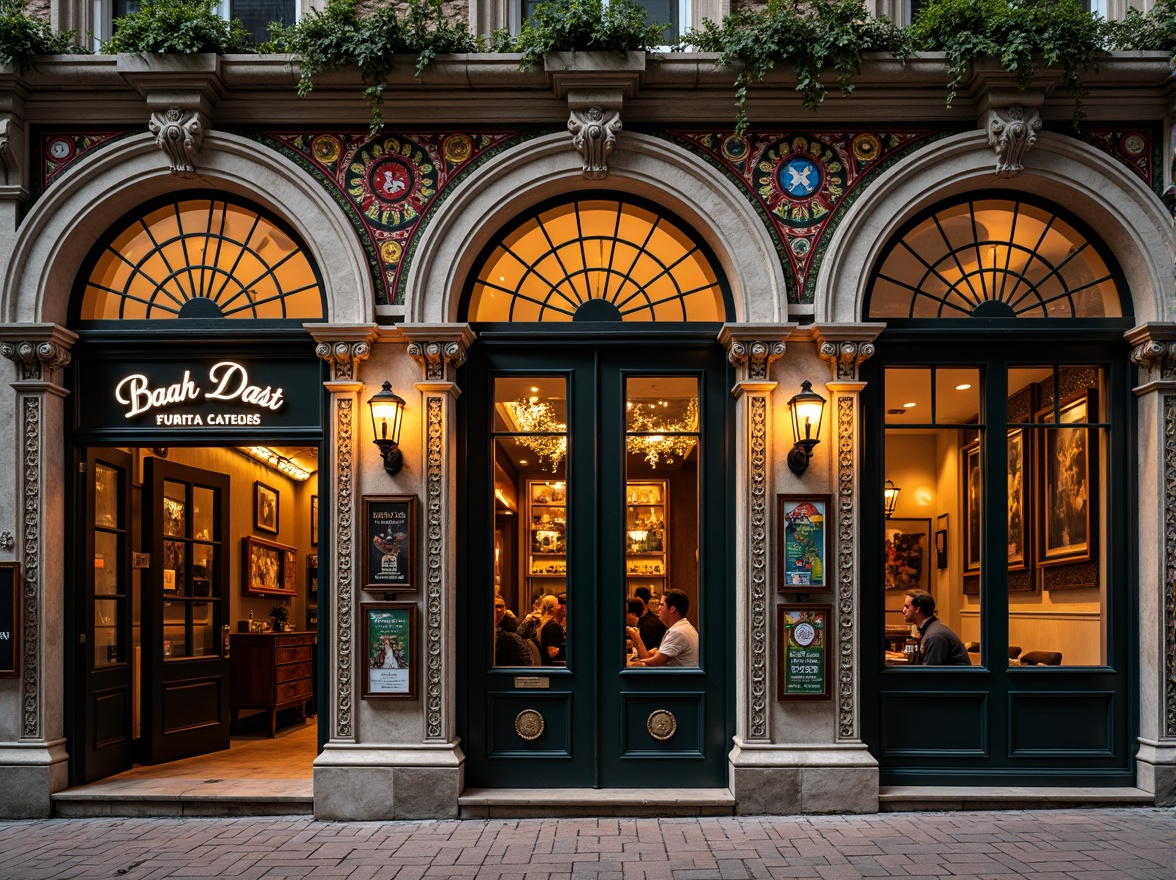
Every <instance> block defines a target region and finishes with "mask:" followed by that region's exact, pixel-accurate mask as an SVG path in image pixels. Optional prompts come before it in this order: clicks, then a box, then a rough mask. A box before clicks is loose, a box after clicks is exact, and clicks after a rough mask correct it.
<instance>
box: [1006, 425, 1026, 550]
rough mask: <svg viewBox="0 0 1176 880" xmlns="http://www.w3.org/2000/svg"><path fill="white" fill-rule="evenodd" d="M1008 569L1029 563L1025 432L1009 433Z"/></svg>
mask: <svg viewBox="0 0 1176 880" xmlns="http://www.w3.org/2000/svg"><path fill="white" fill-rule="evenodd" d="M1008 485H1009V526H1008V539H1009V568H1010V569H1017V568H1024V567H1025V566H1026V565H1027V564H1028V562H1029V554H1028V547H1027V539H1028V530H1027V529H1026V528H1025V522H1026V516H1025V432H1024V431H1023V430H1021V429H1020V428H1017V429H1016V430H1013V431H1009V473H1008Z"/></svg>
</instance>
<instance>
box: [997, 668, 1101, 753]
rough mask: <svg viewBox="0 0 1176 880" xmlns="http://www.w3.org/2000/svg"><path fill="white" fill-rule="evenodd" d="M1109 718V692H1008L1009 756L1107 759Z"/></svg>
mask: <svg viewBox="0 0 1176 880" xmlns="http://www.w3.org/2000/svg"><path fill="white" fill-rule="evenodd" d="M1049 674H1051V675H1052V674H1053V673H1049ZM1114 722H1115V693H1114V691H1054V692H1049V691H1037V692H1034V693H1022V694H1009V728H1010V731H1009V756H1010V757H1026V758H1030V757H1031V758H1042V757H1048V756H1051V755H1052V756H1054V757H1065V758H1081V757H1086V758H1110V757H1113V756H1114V753H1115V735H1114V729H1115V728H1114Z"/></svg>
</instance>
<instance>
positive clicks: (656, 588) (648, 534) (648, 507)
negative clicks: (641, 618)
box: [625, 480, 669, 596]
mask: <svg viewBox="0 0 1176 880" xmlns="http://www.w3.org/2000/svg"><path fill="white" fill-rule="evenodd" d="M668 511H669V487H668V485H667V484H666V482H665V481H664V480H644V481H640V482H636V481H631V482H629V483H626V484H625V576H626V579H627V581H628V584H627V589H628V595H632V594H633V590H634V589H636V588H637V587H642V586H644V587H649V589H650V591H651V592H652V593H653V594H654V595H655V596H659V595H661V593H663V592H664V591H665V585H666V578H667V577H668V576H669V570H668V564H667V560H668V558H669V557H668V551H669V538H668V536H669V529H668V526H667V522H666V514H667V512H668Z"/></svg>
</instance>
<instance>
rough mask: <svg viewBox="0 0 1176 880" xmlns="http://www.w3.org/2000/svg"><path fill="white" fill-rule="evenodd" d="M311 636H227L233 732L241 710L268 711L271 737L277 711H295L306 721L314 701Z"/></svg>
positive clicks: (296, 634) (278, 634)
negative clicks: (308, 709) (312, 700)
mask: <svg viewBox="0 0 1176 880" xmlns="http://www.w3.org/2000/svg"><path fill="white" fill-rule="evenodd" d="M314 640H315V634H314V633H312V632H285V633H275V632H264V633H233V634H232V635H230V636H229V662H230V680H229V712H230V713H231V715H232V729H233V731H234V732H235V731H236V729H237V716H238V715H239V714H240V711H241V710H242V709H268V710H269V713H270V736H273V735H274V734H275V733H276V732H277V725H278V710H279V709H286V708H290V707H297V708H298V710H299V717H300V718H301V719H305V718H306V704H307V703H308V702H309V701H310V700H311V699H312V698H313V697H314V689H313V687H312V682H313V675H314Z"/></svg>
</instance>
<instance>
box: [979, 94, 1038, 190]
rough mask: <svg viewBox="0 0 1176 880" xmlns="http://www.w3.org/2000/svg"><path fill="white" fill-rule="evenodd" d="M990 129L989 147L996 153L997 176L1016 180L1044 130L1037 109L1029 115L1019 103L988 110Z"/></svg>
mask: <svg viewBox="0 0 1176 880" xmlns="http://www.w3.org/2000/svg"><path fill="white" fill-rule="evenodd" d="M987 128H988V145H989V146H990V147H992V149H993V151H994V152H995V153H996V176H997V177H1013V176H1014V175H1016V174H1018V173H1020V172H1021V171H1022V170H1024V166H1023V165H1022V162H1023V161H1024V159H1025V154H1026V153H1027V152H1029V148H1030V147H1032V146H1033V145H1034V144H1035V143H1037V133H1038V132H1039V131H1041V116H1040V114H1038V112H1037V111H1036V110H1032V111H1030V112H1029V113H1028V114H1026V112H1025V108H1024V107H1022V106H1021V105H1020V104H1014V105H1013V106H1011V107H1008V108H1006V109H993V110H989V111H988V126H987Z"/></svg>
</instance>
